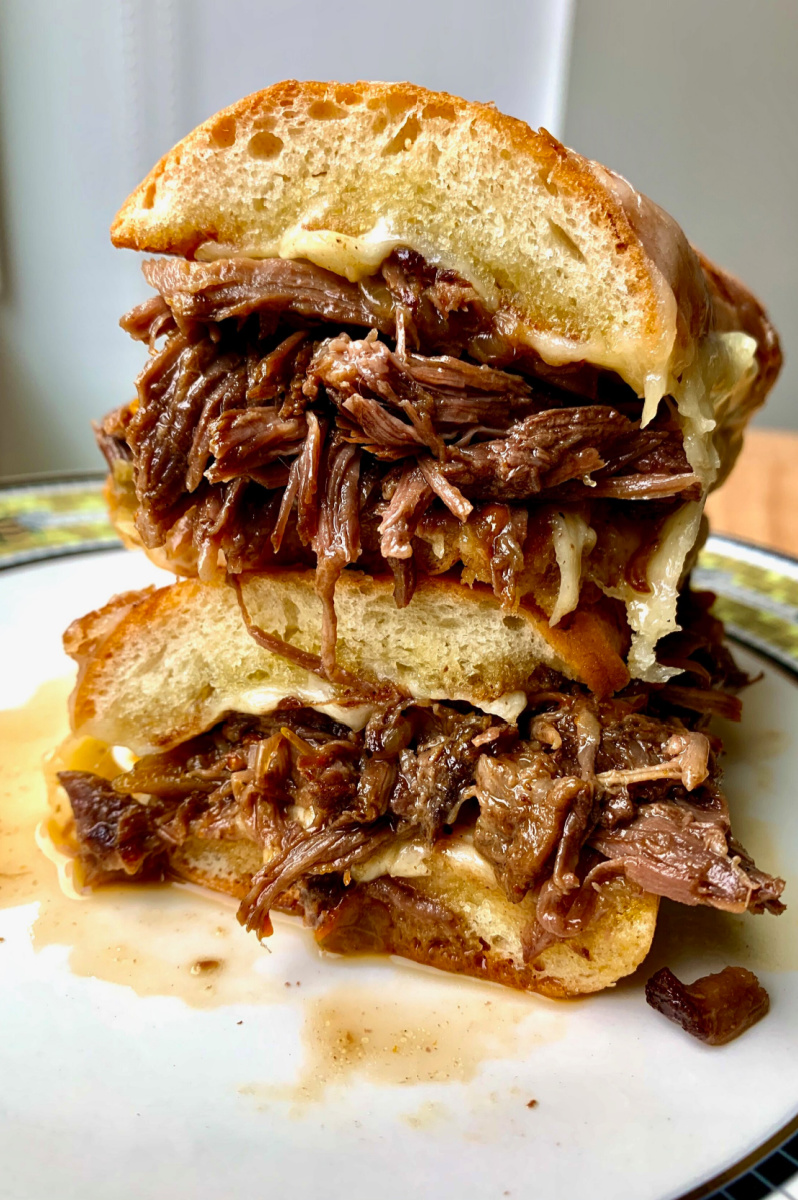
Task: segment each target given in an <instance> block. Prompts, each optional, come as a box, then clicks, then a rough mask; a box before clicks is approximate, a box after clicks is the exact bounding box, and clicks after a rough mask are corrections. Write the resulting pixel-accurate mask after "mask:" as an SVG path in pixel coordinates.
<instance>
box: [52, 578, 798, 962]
mask: <svg viewBox="0 0 798 1200" xmlns="http://www.w3.org/2000/svg"><path fill="white" fill-rule="evenodd" d="M683 604H684V605H685V606H687V605H689V606H690V611H683V612H682V613H681V614H680V616H681V618H682V621H683V623H684V624H685V626H686V631H685V632H682V633H680V634H675V635H671V637H670V638H668V639H667V643H666V649H667V655H666V661H667V662H670V663H671V664H678V665H679V667H680V668H681V670H682V672H683V676H682V678H681V680H680V682H679V683H678V685H677V684H672V683H668V684H664V685H661V684H658V685H647V684H644V683H632V684H630V685H629V686H628V687H627V688H626V689H624V691H623V692H622V693H620V694H619V695H617V696H616V697H614V698H613V699H611V700H603V701H599V700H598V699H597V698H596V697H595V696H593V695H591V694H590V693H589V692H587V691H586V689H584V688H583V687H581V686H580V685H578V684H575V683H573V682H570V681H568V680H566V679H565V678H564V677H563V676H561V675H558V674H557V673H555V672H553V671H550V670H548V669H545V668H540V669H539V672H538V675H537V676H536V677H535V678H534V679H533V680H532V681H530V689H529V694H528V703H527V707H526V709H525V711H524V712H523V714H522V715H521V716H520V717H519V719H518V721H517V722H515V723H510V722H507V721H503V720H501V719H500V718H498V717H496V716H491V715H488V714H485V713H482V712H479V711H477V710H475V709H473V708H471V707H469V706H468V705H465V704H444V703H427V704H423V703H419V702H416V701H413V700H412V699H409V698H407V697H402V696H400V695H398V694H397V695H395V696H392V697H391V696H386V698H385V699H384V701H383V702H382V703H380V704H378V705H376V706H375V707H374V709H373V712H372V715H371V717H370V719H369V720H368V722H367V724H366V725H365V727H364V728H363V729H362V730H360V731H356V730H352V729H350V728H348V727H347V726H345V725H342V724H340V723H338V722H336V721H335V720H333V719H332V718H330V717H329V716H325V715H322V714H320V713H318V712H314V711H313V710H311V709H308V708H305V707H302V706H301V705H300V704H299V703H298V702H296V701H295V702H291V701H287V702H285V703H284V704H283V705H282V706H281V708H280V709H278V710H277V711H275V712H273V713H270V714H269V715H268V716H263V717H257V716H248V715H242V714H236V713H232V714H230V715H229V716H228V717H227V718H226V719H224V720H223V721H221V722H220V723H219V724H218V725H217V726H215V727H214V728H213V729H211V730H209V731H208V732H207V733H204V734H202V735H200V736H197V737H194V738H192V739H190V740H189V741H187V742H185V743H184V744H182V745H181V746H179V747H177V748H176V749H173V750H171V751H168V752H166V753H161V754H154V755H148V756H145V757H143V758H140V759H139V760H138V761H136V762H135V763H134V764H133V765H132V766H131V767H130V769H128V770H121V769H118V768H117V769H110V770H106V771H104V772H103V773H102V774H101V773H93V772H90V771H75V770H72V771H64V772H61V773H60V774H59V779H60V782H61V783H62V785H63V787H64V788H65V790H66V792H67V794H68V796H69V799H70V802H71V805H72V810H73V814H74V835H75V839H76V842H77V848H78V853H79V856H80V859H81V861H82V864H83V868H84V874H85V877H86V880H87V882H89V883H95V882H103V881H104V880H107V879H109V878H115V877H122V878H125V877H128V878H129V877H133V878H148V877H149V878H152V877H159V876H163V875H165V874H168V873H169V871H170V862H171V861H172V858H173V856H174V855H175V854H176V853H178V852H179V848H180V847H181V846H182V845H184V844H185V843H186V842H187V840H188V839H192V838H201V839H204V840H206V841H211V842H213V841H227V842H247V843H250V844H252V845H254V846H256V847H257V848H258V852H259V855H260V857H261V859H262V863H263V865H262V866H260V867H258V868H256V869H254V870H253V871H252V872H250V875H251V878H248V879H247V880H246V881H245V885H246V889H247V890H246V894H245V895H244V897H243V899H242V903H241V908H240V913H239V917H240V920H241V921H242V923H243V924H245V925H246V926H247V928H249V929H253V930H255V931H256V932H257V934H258V935H259V936H263V935H265V934H268V933H270V932H271V922H270V918H269V912H270V910H271V909H273V908H286V909H288V910H289V911H301V912H303V913H304V915H305V917H306V918H307V919H308V920H309V921H310V922H311V923H313V924H314V925H316V926H317V927H318V929H319V930H320V931H321V933H320V938H321V940H322V941H324V940H325V939H331V940H330V941H329V944H330V945H331V946H335V947H337V948H341V946H342V945H343V942H342V941H340V940H338V941H336V935H335V930H336V929H337V927H338V925H339V923H340V922H341V921H343V922H344V924H345V926H346V930H347V933H346V938H345V942H346V948H348V949H355V948H361V949H362V948H365V945H366V942H367V932H364V933H363V938H364V939H366V942H364V941H362V940H361V941H360V942H359V941H358V928H359V925H358V912H359V911H360V908H362V907H363V906H368V905H370V904H373V903H374V902H377V901H375V897H377V899H378V902H379V903H380V904H388V903H389V901H390V903H391V904H394V905H395V904H399V905H400V907H401V904H400V901H402V903H407V904H410V903H412V904H422V903H424V902H425V900H424V897H425V876H426V875H427V874H428V872H429V866H428V864H429V861H430V855H431V854H432V853H433V852H434V851H436V850H437V851H438V852H440V851H441V848H443V851H444V852H445V853H447V854H449V855H450V856H453V862H454V864H455V866H456V867H457V868H458V869H461V870H463V871H464V873H465V874H466V875H469V874H471V875H475V876H476V877H478V878H479V880H480V883H481V885H483V886H487V887H489V888H493V889H498V890H500V891H501V892H502V893H503V895H504V896H505V897H506V898H507V899H508V900H509V901H512V902H514V903H519V902H521V901H522V900H524V899H525V898H526V897H528V896H531V897H532V898H533V900H534V904H533V906H532V907H531V909H530V912H531V916H530V919H529V922H528V927H527V928H526V929H525V930H524V934H523V939H522V940H523V951H524V959H525V961H532V960H533V959H534V957H535V955H536V954H538V953H540V952H541V950H542V949H544V948H545V947H546V946H548V945H551V944H553V943H554V942H557V941H567V940H569V939H572V938H574V937H576V936H577V935H578V934H580V933H582V932H583V931H584V930H585V929H586V928H587V927H588V926H589V924H590V922H591V921H592V920H593V918H594V917H595V916H596V913H597V909H598V908H600V904H601V899H600V885H603V884H605V883H606V882H607V881H608V880H612V879H617V878H619V877H623V878H625V879H626V880H627V881H628V882H630V883H631V884H633V885H637V886H639V887H640V888H641V889H643V890H644V891H646V892H649V893H653V894H654V895H659V896H667V897H670V898H671V899H673V900H676V901H679V902H681V903H684V904H688V905H696V904H706V905H711V906H713V907H716V908H720V909H724V910H726V911H729V912H743V911H746V910H749V911H752V912H755V913H761V912H764V911H770V912H773V913H779V912H780V911H781V910H782V908H783V905H782V903H781V900H780V898H779V897H780V894H781V891H782V889H783V887H784V882H783V880H781V879H778V878H775V877H773V876H770V875H767V874H765V873H764V872H762V871H760V870H758V868H757V867H756V866H755V865H754V863H753V862H752V861H751V859H750V857H749V856H748V855H747V854H746V852H745V850H744V849H743V848H742V847H741V846H740V845H739V843H737V842H736V841H735V839H734V837H733V835H732V832H731V828H730V821H729V812H728V806H727V803H726V800H725V798H724V796H723V793H722V791H721V788H720V775H719V770H718V764H717V755H718V753H719V750H720V745H719V742H718V741H717V739H716V738H715V737H713V736H712V735H711V734H710V733H708V732H707V724H708V721H709V719H710V717H711V716H712V715H715V714H721V715H723V716H725V717H727V718H732V719H737V718H739V712H740V706H739V700H738V699H737V698H736V694H735V693H736V691H737V690H738V689H739V687H741V686H742V685H743V684H744V683H745V677H744V676H743V675H742V674H741V673H740V672H739V671H738V670H737V668H736V667H735V664H734V662H733V660H732V659H731V657H730V655H729V653H728V651H727V650H726V649H725V648H724V646H723V644H722V641H721V638H722V627H721V626H720V624H719V622H717V621H715V620H713V619H712V618H711V617H710V616H709V615H708V614H707V612H706V611H705V605H703V604H702V603H700V602H699V601H698V600H697V599H696V598H695V597H693V598H687V597H686V598H685V600H684V601H683ZM380 896H382V899H381V900H379V897H380ZM402 897H404V900H402ZM408 897H410V899H408ZM427 899H429V898H428V897H427ZM353 910H354V911H353ZM436 913H437V915H435V917H434V923H437V925H439V926H440V930H443V931H444V932H445V926H446V921H447V920H448V919H449V918H448V917H447V916H446V914H445V912H443V911H441V912H437V910H436ZM336 914H337V915H336ZM369 929H370V930H371V933H372V934H373V928H372V926H371V925H369ZM339 932H340V931H339ZM368 936H371V935H370V934H369V935H368ZM441 936H443V934H441ZM370 948H374V947H373V946H371V947H370Z"/></svg>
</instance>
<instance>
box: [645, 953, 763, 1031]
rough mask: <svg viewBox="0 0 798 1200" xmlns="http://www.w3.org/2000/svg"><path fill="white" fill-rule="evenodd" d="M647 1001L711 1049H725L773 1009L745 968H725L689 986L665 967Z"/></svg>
mask: <svg viewBox="0 0 798 1200" xmlns="http://www.w3.org/2000/svg"><path fill="white" fill-rule="evenodd" d="M646 1000H647V1001H648V1003H649V1004H650V1005H651V1007H652V1008H656V1009H657V1011H658V1012H661V1013H662V1014H663V1015H664V1016H666V1017H667V1018H668V1019H669V1020H670V1021H675V1022H676V1023H677V1025H681V1027H682V1029H686V1030H687V1032H688V1033H691V1034H692V1035H693V1037H697V1038H699V1039H700V1040H701V1041H702V1042H707V1043H708V1044H709V1045H710V1046H723V1045H724V1044H725V1043H726V1042H730V1041H732V1040H733V1039H734V1038H736V1037H739V1036H740V1034H741V1033H745V1031H746V1029H750V1027H751V1026H752V1025H755V1024H756V1022H757V1021H759V1020H761V1019H762V1017H764V1016H765V1015H766V1014H767V1012H768V1010H769V1009H770V997H769V996H768V994H767V992H766V991H765V989H764V988H763V987H762V985H761V983H760V982H759V980H758V979H757V977H756V975H754V973H753V971H747V970H746V968H745V967H724V969H723V970H722V971H719V972H718V973H717V974H716V975H704V976H702V978H701V979H696V981H695V983H690V984H686V983H682V982H681V981H680V980H678V979H677V978H676V976H675V975H674V974H673V971H670V970H669V969H668V968H667V967H663V968H662V970H661V971H657V973H656V975H652V976H651V978H650V979H649V981H648V983H647V984H646Z"/></svg>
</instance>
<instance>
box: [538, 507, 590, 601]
mask: <svg viewBox="0 0 798 1200" xmlns="http://www.w3.org/2000/svg"><path fill="white" fill-rule="evenodd" d="M551 533H552V541H553V542H554V554H555V557H556V559H557V566H558V567H559V568H560V589H559V591H558V593H557V603H556V604H555V606H554V610H553V612H552V614H551V616H550V617H549V625H556V624H557V623H558V622H559V621H561V620H562V618H563V617H564V616H565V615H566V613H569V612H573V611H574V609H575V608H576V606H577V604H578V603H579V592H580V590H581V587H582V555H583V554H584V552H585V550H587V553H588V554H589V553H590V551H591V550H592V549H593V547H594V546H595V544H596V534H595V531H594V530H593V529H591V527H590V526H589V525H588V523H587V521H586V520H585V519H584V517H582V516H580V515H579V513H571V512H558V513H554V514H553V515H552V518H551Z"/></svg>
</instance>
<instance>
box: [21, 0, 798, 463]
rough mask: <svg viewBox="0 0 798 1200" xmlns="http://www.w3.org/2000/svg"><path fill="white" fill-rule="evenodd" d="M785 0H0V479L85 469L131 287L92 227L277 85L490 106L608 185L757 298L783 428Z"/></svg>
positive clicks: (791, 377) (792, 274) (790, 109)
mask: <svg viewBox="0 0 798 1200" xmlns="http://www.w3.org/2000/svg"><path fill="white" fill-rule="evenodd" d="M796 51H798V3H796V2H795V0H761V2H758V3H757V2H755V0H667V2H663V0H659V2H658V3H657V2H654V0H493V2H492V3H487V2H486V0H435V3H430V2H429V0H423V2H422V0H405V2H404V3H403V4H402V6H401V8H400V9H397V8H396V6H394V5H388V4H381V5H379V4H378V5H371V6H369V7H368V9H367V10H365V9H364V6H363V5H362V3H360V0H339V2H335V0H304V2H303V3H296V2H295V0H225V2H222V0H107V2H106V0H0V476H4V477H9V476H18V475H26V474H31V473H42V472H52V471H59V470H73V471H80V470H86V469H97V468H98V467H99V466H100V462H99V459H98V456H97V452H96V451H95V449H94V445H93V438H92V435H91V432H90V428H89V422H90V420H91V418H92V417H98V416H100V415H102V414H103V413H104V412H105V411H107V410H108V409H109V408H111V407H113V406H115V405H117V404H119V403H120V402H122V401H123V400H125V399H127V398H129V396H130V395H131V393H132V384H133V379H134V377H135V374H136V372H137V369H138V367H139V365H140V363H141V361H142V348H141V347H140V346H138V345H135V344H134V343H132V342H130V341H129V339H128V338H127V337H126V336H125V335H124V334H123V333H122V332H121V331H120V330H119V329H118V326H117V321H118V318H119V316H120V315H121V313H122V312H124V311H125V310H126V309H127V308H129V307H131V306H132V305H133V304H134V303H136V302H137V301H138V300H139V299H141V298H143V296H144V295H145V294H146V288H145V285H144V283H143V280H142V279H141V277H140V273H139V266H138V262H137V261H136V256H135V255H133V254H130V253H128V252H121V251H116V250H113V249H112V248H111V247H110V244H109V242H108V235H107V229H108V225H109V224H110V221H111V219H112V217H113V215H114V213H115V212H116V210H117V208H118V207H119V205H120V204H121V202H122V201H123V200H124V198H125V197H126V196H127V194H128V192H129V191H130V190H131V189H132V188H133V187H134V186H135V185H136V184H137V183H138V182H139V180H140V179H141V178H142V177H143V175H144V174H146V172H147V170H148V169H149V168H150V167H151V166H152V165H153V163H154V162H155V161H156V160H157V158H159V157H160V155H161V154H163V153H164V152H165V151H166V150H168V149H169V148H170V147H171V146H172V145H173V144H174V143H175V142H176V141H177V140H178V139H179V138H180V137H182V136H183V135H184V134H185V133H187V132H188V131H189V130H190V129H191V128H193V126H194V125H196V124H197V123H198V122H199V121H201V120H203V119H204V118H205V117H207V116H209V115H211V114H212V113H213V112H215V111H216V110H217V109H218V108H220V107H222V106H223V105H225V104H229V103H231V102H232V101H234V100H236V99H238V98H239V97H241V96H243V95H245V94H246V93H247V92H250V91H253V90H255V89H257V88H258V87H262V86H264V85H265V84H267V83H269V82H272V81H274V80H277V79H280V78H286V77H290V76H296V77H299V78H331V77H334V78H339V79H352V78H364V77H365V78H369V77H371V78H382V79H405V78H410V79H413V80H414V81H416V82H419V83H423V84H426V85H427V86H429V87H433V88H442V89H445V90H449V91H453V92H456V93H459V94H461V95H465V96H467V97H469V98H472V99H479V100H487V99H492V100H495V101H496V103H497V104H498V105H499V107H500V108H502V109H504V110H505V111H507V112H511V113H513V114H514V115H516V116H519V117H523V118H524V119H525V120H527V121H529V122H530V123H531V124H544V125H546V126H547V127H548V128H549V129H551V130H552V132H554V133H555V134H557V135H558V136H560V137H562V138H563V139H564V140H565V141H566V142H567V143H568V144H570V145H572V146H574V147H575V148H576V149H578V150H580V151H582V152H583V153H585V154H588V155H590V156H591V157H595V158H599V159H601V160H602V161H605V162H606V163H607V164H608V165H610V166H612V167H614V168H615V169H616V170H619V171H621V172H622V173H623V174H625V175H627V176H628V177H629V178H630V179H631V180H632V181H633V182H634V183H635V185H636V186H637V187H639V188H640V189H641V190H643V191H646V192H648V193H649V194H650V195H652V196H653V197H654V198H655V199H656V200H657V201H658V202H659V203H661V204H663V205H664V207H666V208H668V209H669V210H670V211H671V212H672V213H673V214H674V215H675V216H676V217H677V219H678V220H679V221H680V222H681V223H682V225H683V226H684V228H685V230H686V231H687V233H688V236H689V237H690V238H691V239H692V240H694V241H695V242H696V243H697V244H698V245H700V246H701V247H702V249H703V250H705V252H706V253H708V254H709V255H710V256H711V257H713V258H715V259H717V261H719V262H720V263H722V264H723V265H724V266H726V267H728V268H729V269H731V270H733V271H735V272H737V273H738V274H740V275H741V276H742V277H743V278H744V279H745V280H746V282H747V283H749V285H750V286H751V287H753V288H754V290H756V291H757V292H758V294H759V295H760V296H761V298H762V299H763V300H764V301H765V303H766V304H767V306H768V307H769V308H770V310H771V312H772V315H773V318H774V320H775V322H776V324H777V326H778V328H779V329H780V331H781V333H782V336H783V341H784V344H785V348H786V351H787V356H788V360H787V367H786V369H785V372H784V375H783V376H782V379H781V381H780V383H779V385H778V387H777V390H776V392H775V394H774V396H773V398H772V400H771V402H770V405H769V408H768V411H767V412H766V413H765V414H764V415H763V416H761V417H760V418H758V419H759V421H760V423H764V424H769V425H772V426H781V427H788V428H798V406H796V404H795V401H794V397H795V396H796V391H798V356H796V362H795V363H793V361H792V354H791V350H792V347H793V346H795V345H796V344H798V298H797V297H796V289H795V284H794V280H795V278H796V274H798V242H797V240H796V231H795V223H796V222H795V212H796V204H795V199H794V197H795V195H796V190H797V189H796V183H798V157H797V156H796V153H795V150H796V132H795V131H796V128H798V120H797V119H796V118H798V72H797V71H796V66H795V64H796V58H797V57H798V55H797V54H796Z"/></svg>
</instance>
